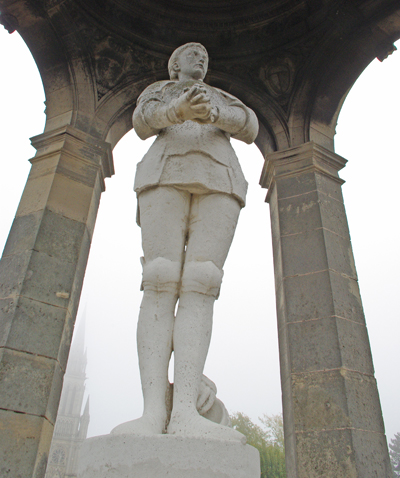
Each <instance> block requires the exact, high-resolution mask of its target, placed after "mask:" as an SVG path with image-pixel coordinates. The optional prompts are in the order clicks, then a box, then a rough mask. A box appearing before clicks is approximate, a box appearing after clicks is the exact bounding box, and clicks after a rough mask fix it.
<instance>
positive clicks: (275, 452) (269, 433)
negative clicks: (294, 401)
mask: <svg viewBox="0 0 400 478" xmlns="http://www.w3.org/2000/svg"><path fill="white" fill-rule="evenodd" d="M231 421H232V426H233V428H234V429H235V430H237V431H239V432H240V433H243V435H245V436H246V438H247V443H248V444H249V445H251V446H254V447H255V448H257V450H258V451H259V453H260V465H261V478H286V467H285V450H284V446H283V424H282V416H281V415H271V416H269V415H264V416H263V417H262V418H260V421H261V423H262V424H263V425H264V428H262V427H260V426H259V425H256V424H255V423H253V422H252V421H251V419H250V418H249V417H248V416H247V415H245V414H244V413H240V412H237V413H235V414H233V415H232V416H231Z"/></svg>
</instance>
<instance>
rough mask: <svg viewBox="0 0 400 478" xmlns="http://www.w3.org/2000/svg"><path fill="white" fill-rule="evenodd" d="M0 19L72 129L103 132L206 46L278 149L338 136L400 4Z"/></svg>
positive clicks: (239, 0)
mask: <svg viewBox="0 0 400 478" xmlns="http://www.w3.org/2000/svg"><path fill="white" fill-rule="evenodd" d="M0 11H1V13H2V17H1V18H2V23H3V24H7V25H8V27H10V25H11V27H13V26H15V27H16V28H17V30H18V31H19V33H20V34H21V35H22V36H23V38H24V40H25V41H26V43H27V44H28V46H29V48H30V50H31V51H32V54H33V56H34V57H35V60H36V62H37V64H38V67H39V70H40V73H41V75H42V79H43V83H44V86H45V90H46V98H47V105H48V118H49V117H51V116H54V117H56V116H57V115H58V116H59V115H60V114H61V113H62V111H59V110H60V106H59V105H60V97H61V96H60V93H61V92H62V94H63V95H64V96H63V101H64V103H63V104H64V105H65V108H64V109H65V111H67V109H68V108H70V109H72V110H73V111H74V116H73V117H72V120H71V121H72V123H73V124H75V125H77V126H79V127H81V128H83V127H84V125H86V126H85V127H86V128H87V129H88V130H91V131H92V132H93V134H94V133H95V132H96V131H97V132H98V134H101V135H104V134H106V130H107V129H108V128H110V127H111V125H112V124H113V122H115V121H117V118H118V117H119V115H122V114H124V115H125V117H127V115H126V112H127V111H128V110H129V111H130V110H131V109H132V107H133V104H134V101H135V99H136V97H137V95H138V94H139V93H140V91H142V90H143V88H145V87H146V86H147V85H148V84H150V83H152V82H154V81H156V80H161V79H165V78H166V76H167V61H168V58H169V55H170V54H171V52H172V51H173V49H174V48H176V47H177V46H179V45H181V44H183V43H185V42H188V41H198V42H201V43H203V44H204V46H205V47H206V48H207V50H208V52H209V54H210V69H209V74H208V77H207V79H206V80H207V81H208V82H209V83H211V84H213V85H215V86H219V87H221V88H223V89H224V90H227V91H231V92H232V93H233V94H235V95H236V96H238V97H239V98H241V99H242V100H243V101H245V102H246V103H247V104H248V105H249V106H251V107H252V108H253V109H254V110H255V111H256V112H257V114H258V116H259V119H260V122H261V123H262V125H263V128H264V129H263V131H264V136H265V137H266V138H269V140H268V141H269V142H272V143H275V144H274V146H273V147H274V148H278V149H279V148H281V147H288V146H290V145H293V144H296V143H299V142H302V141H308V140H309V139H310V137H311V136H310V128H312V127H313V124H317V129H318V128H319V130H320V131H322V130H324V128H325V129H326V128H328V129H329V131H328V129H326V131H325V130H324V131H322V134H323V135H327V136H329V137H333V134H334V124H335V121H336V117H337V114H338V112H339V110H340V105H341V103H342V101H343V98H344V97H345V95H346V93H347V91H348V90H349V88H350V87H351V86H352V84H353V83H354V81H355V80H356V79H357V77H358V76H359V74H360V73H361V72H362V70H363V69H364V68H365V67H366V66H367V65H368V64H369V62H370V61H371V60H372V59H373V58H374V57H376V56H378V57H381V58H384V57H385V55H386V54H388V53H390V51H391V48H392V47H391V45H392V43H393V41H395V40H396V39H398V38H399V36H400V5H399V1H398V0H352V1H349V0H0ZM52 95H53V97H55V98H56V100H57V101H53V100H52ZM116 98H118V101H115V99H116ZM96 122H97V123H96ZM102 125H105V126H102ZM321 128H322V129H321ZM101 130H102V132H101V133H100V131H101ZM121 131H122V130H121Z"/></svg>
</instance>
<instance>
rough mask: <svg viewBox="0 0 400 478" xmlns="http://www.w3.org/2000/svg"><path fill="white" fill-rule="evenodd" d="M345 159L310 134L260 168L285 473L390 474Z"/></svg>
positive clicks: (302, 477) (312, 477)
mask: <svg viewBox="0 0 400 478" xmlns="http://www.w3.org/2000/svg"><path fill="white" fill-rule="evenodd" d="M345 164H346V160H345V159H343V158H342V157H340V156H338V155H337V154H335V153H333V152H331V151H328V150H326V149H325V148H323V147H321V146H318V145H317V144H315V143H313V142H310V143H306V144H303V145H301V146H298V147H295V148H291V149H288V150H286V151H278V152H275V153H272V154H269V155H268V156H267V158H266V163H265V167H264V170H263V174H262V177H261V185H262V186H263V187H265V188H268V194H267V202H269V203H270V213H271V223H272V238H273V251H274V268H275V286H276V298H277V315H278V330H279V347H280V364H281V381H282V394H283V399H282V400H283V414H284V428H285V445H286V466H287V474H288V478H317V477H318V478H322V477H324V478H350V477H351V478H355V477H357V478H372V477H374V478H376V477H382V478H383V477H385V478H389V477H391V476H392V474H391V468H390V462H389V456H388V451H387V444H386V437H385V434H384V425H383V419H382V412H381V407H380V401H379V395H378V390H377V386H376V381H375V378H374V369H373V365H372V358H371V351H370V345H369V340H368V334H367V329H366V325H365V319H364V313H363V308H362V303H361V298H360V292H359V287H358V281H357V274H356V269H355V265H354V259H353V253H352V247H351V242H350V235H349V230H348V226H347V219H346V212H345V208H344V204H343V198H342V192H341V185H342V183H343V181H342V180H341V179H340V178H339V176H338V171H339V170H340V169H342V168H343V167H344V166H345ZM363 207H368V204H365V205H363Z"/></svg>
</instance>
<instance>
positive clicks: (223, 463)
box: [78, 435, 260, 478]
mask: <svg viewBox="0 0 400 478" xmlns="http://www.w3.org/2000/svg"><path fill="white" fill-rule="evenodd" d="M172 476H173V477H174V478H228V477H229V478H259V477H260V456H259V453H258V450H256V448H254V447H252V446H250V445H242V444H241V443H237V442H224V441H217V440H210V439H201V438H184V437H175V436H171V435H155V436H151V437H138V436H135V435H103V436H98V437H94V438H89V439H87V440H85V441H84V442H83V444H82V447H81V452H80V459H79V465H78V478H167V477H168V478H171V477H172Z"/></svg>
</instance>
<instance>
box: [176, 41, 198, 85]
mask: <svg viewBox="0 0 400 478" xmlns="http://www.w3.org/2000/svg"><path fill="white" fill-rule="evenodd" d="M193 47H197V48H201V49H202V50H203V51H204V53H205V54H206V55H207V59H208V53H207V50H206V49H205V48H204V46H203V45H202V44H201V43H194V42H192V43H185V45H181V46H179V47H178V48H177V49H176V50H174V51H173V53H172V55H171V57H170V59H169V61H168V73H169V77H170V78H171V80H177V79H178V72H176V71H175V70H174V65H175V63H176V62H177V61H178V58H179V55H180V54H181V53H182V52H183V51H184V50H186V49H187V48H193Z"/></svg>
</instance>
